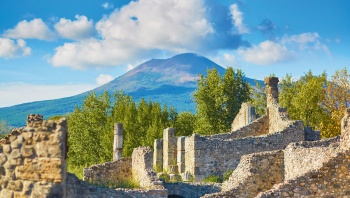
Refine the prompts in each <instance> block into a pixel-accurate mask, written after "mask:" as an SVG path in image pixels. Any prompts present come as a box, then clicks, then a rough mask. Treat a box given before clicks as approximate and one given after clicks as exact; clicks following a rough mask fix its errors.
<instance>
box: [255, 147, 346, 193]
mask: <svg viewBox="0 0 350 198" xmlns="http://www.w3.org/2000/svg"><path fill="white" fill-rule="evenodd" d="M349 164H350V153H349V152H348V151H347V152H343V153H338V154H337V156H336V157H334V158H332V159H331V160H329V161H328V162H327V163H324V164H323V166H322V168H320V169H316V170H313V171H309V172H307V173H306V174H304V175H303V176H300V177H297V178H295V179H293V180H288V181H285V182H283V183H281V184H278V185H276V186H274V187H273V188H272V189H271V190H268V191H266V192H264V193H260V194H259V195H258V196H257V197H261V198H267V197H269V198H270V197H349V196H350V188H349V184H350V177H349V173H350V166H349Z"/></svg>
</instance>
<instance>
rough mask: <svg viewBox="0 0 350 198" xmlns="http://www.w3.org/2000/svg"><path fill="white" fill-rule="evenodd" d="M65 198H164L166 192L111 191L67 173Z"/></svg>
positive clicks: (124, 189)
mask: <svg viewBox="0 0 350 198" xmlns="http://www.w3.org/2000/svg"><path fill="white" fill-rule="evenodd" d="M66 184H67V198H86V197H89V198H101V197H113V198H145V197H147V198H148V197H149V198H166V197H168V194H167V191H164V190H163V191H162V190H147V189H126V188H117V189H111V188H106V187H103V186H98V185H91V184H89V183H87V182H84V181H81V180H79V179H78V178H77V177H76V176H75V175H73V174H70V173H67V179H66Z"/></svg>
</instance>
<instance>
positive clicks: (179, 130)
mask: <svg viewBox="0 0 350 198" xmlns="http://www.w3.org/2000/svg"><path fill="white" fill-rule="evenodd" d="M195 121H196V116H195V115H194V114H192V113H191V112H189V111H187V112H181V113H179V115H178V116H177V119H176V124H175V125H174V126H175V132H176V136H189V135H191V134H192V133H193V131H194V125H193V123H195Z"/></svg>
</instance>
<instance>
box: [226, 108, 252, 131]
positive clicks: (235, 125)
mask: <svg viewBox="0 0 350 198" xmlns="http://www.w3.org/2000/svg"><path fill="white" fill-rule="evenodd" d="M256 119H257V115H256V113H255V108H254V107H253V106H252V105H251V104H250V103H247V102H244V103H242V105H241V109H240V110H239V112H238V114H237V115H236V117H235V119H234V120H233V122H232V125H231V131H235V130H237V129H239V128H241V127H243V126H246V125H248V124H250V123H251V122H253V121H254V120H256Z"/></svg>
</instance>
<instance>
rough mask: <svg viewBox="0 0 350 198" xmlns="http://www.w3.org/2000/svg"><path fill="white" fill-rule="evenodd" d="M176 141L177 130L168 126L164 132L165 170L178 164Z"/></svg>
mask: <svg viewBox="0 0 350 198" xmlns="http://www.w3.org/2000/svg"><path fill="white" fill-rule="evenodd" d="M176 143H177V142H176V137H175V130H174V129H173V128H166V129H165V130H164V132H163V171H167V170H169V166H173V165H176V152H177V150H176Z"/></svg>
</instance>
